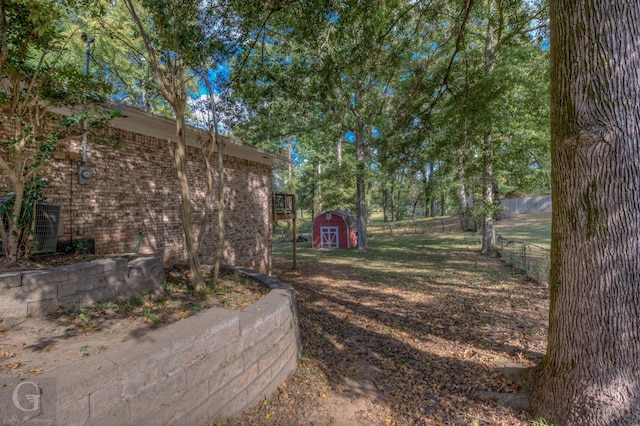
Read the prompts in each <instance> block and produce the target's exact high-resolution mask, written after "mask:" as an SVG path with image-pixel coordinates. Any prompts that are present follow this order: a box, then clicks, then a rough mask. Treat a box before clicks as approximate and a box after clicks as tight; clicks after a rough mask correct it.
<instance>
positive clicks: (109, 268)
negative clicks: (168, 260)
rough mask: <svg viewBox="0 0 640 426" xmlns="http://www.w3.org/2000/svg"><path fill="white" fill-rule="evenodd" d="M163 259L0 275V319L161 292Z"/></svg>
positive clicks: (144, 258) (122, 260)
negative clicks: (61, 307)
mask: <svg viewBox="0 0 640 426" xmlns="http://www.w3.org/2000/svg"><path fill="white" fill-rule="evenodd" d="M164 285H165V274H164V266H163V261H162V256H160V255H146V256H142V257H139V258H137V259H135V260H132V261H131V262H128V261H127V259H126V258H108V259H98V260H94V261H91V262H83V263H76V264H74V265H68V266H60V267H56V268H51V269H42V270H30V271H23V272H7V273H0V317H26V316H34V315H46V314H50V313H53V312H55V311H56V310H57V309H58V307H60V306H73V305H75V304H79V305H90V304H92V303H96V302H106V301H109V300H124V299H129V298H131V297H134V296H141V295H143V294H146V293H148V292H150V291H162V290H164Z"/></svg>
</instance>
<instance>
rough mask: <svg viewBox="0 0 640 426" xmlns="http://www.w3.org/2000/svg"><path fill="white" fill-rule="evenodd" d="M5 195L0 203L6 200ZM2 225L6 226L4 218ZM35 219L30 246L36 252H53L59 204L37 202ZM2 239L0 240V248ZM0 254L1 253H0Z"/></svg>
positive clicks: (0, 199) (0, 198) (58, 219)
mask: <svg viewBox="0 0 640 426" xmlns="http://www.w3.org/2000/svg"><path fill="white" fill-rule="evenodd" d="M6 200H7V198H6V197H0V203H2V202H4V201H6ZM3 219H4V220H3V221H2V222H3V225H4V226H5V228H6V227H7V226H8V224H7V221H6V218H3ZM35 219H36V221H35V227H34V230H33V231H34V232H33V242H32V248H33V250H34V251H35V252H36V253H53V252H55V251H56V244H57V242H58V224H59V222H60V206H56V205H53V204H48V203H43V202H37V203H36V218H35ZM1 247H2V241H0V248H1ZM0 255H1V254H0Z"/></svg>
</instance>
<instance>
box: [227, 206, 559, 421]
mask: <svg viewBox="0 0 640 426" xmlns="http://www.w3.org/2000/svg"><path fill="white" fill-rule="evenodd" d="M459 229H460V225H459V223H458V219H455V218H443V219H441V218H430V219H419V220H414V221H405V222H402V223H399V224H397V223H396V224H384V223H381V222H375V221H374V222H373V225H372V226H371V227H370V228H369V231H370V234H369V245H370V249H369V250H368V251H366V252H361V251H358V250H353V249H351V250H341V249H336V250H315V249H312V248H311V243H310V242H309V243H300V244H298V250H297V251H298V269H297V270H295V271H294V270H292V269H291V266H292V259H291V243H280V244H274V275H275V276H276V277H277V278H279V279H280V280H282V281H285V282H290V283H292V284H293V285H294V288H295V289H296V298H297V303H298V314H299V325H300V331H301V337H302V344H303V356H302V358H301V359H300V362H299V367H298V370H297V372H296V374H295V375H294V377H293V378H291V379H290V380H288V381H287V382H286V383H284V384H283V385H282V386H281V387H280V389H279V392H278V394H277V395H274V396H272V397H271V398H269V399H265V400H264V401H262V402H261V403H260V404H259V406H258V407H256V408H254V409H252V410H249V411H247V412H246V413H245V414H244V415H243V416H242V417H241V418H239V419H236V420H234V421H233V422H232V424H265V425H276V424H277V425H290V424H291V425H294V424H303V425H304V424H323V425H325V424H332V425H404V424H407V425H443V424H444V425H481V424H482V425H485V424H491V425H521V426H524V425H530V424H531V420H532V419H531V416H530V415H529V413H528V412H527V411H526V410H525V408H526V407H524V406H522V405H513V404H512V405H510V406H504V405H500V403H499V402H498V401H503V402H504V400H505V398H507V399H509V398H511V399H514V400H518V401H521V400H522V398H520V397H519V395H518V392H520V391H521V388H520V385H519V384H518V383H517V382H516V381H514V378H513V377H512V376H511V375H510V374H509V372H508V371H509V370H505V367H510V368H512V367H522V368H524V367H531V366H533V365H535V364H537V363H538V362H540V360H541V359H542V356H543V353H544V350H545V344H546V320H547V313H548V311H547V305H548V297H547V289H546V287H544V286H541V285H538V284H535V283H533V282H532V281H530V280H527V279H526V278H525V277H524V276H523V275H522V274H518V273H516V272H515V271H514V270H513V269H512V268H511V267H509V266H507V265H505V264H504V263H503V262H502V261H501V260H499V259H495V258H491V257H485V256H481V255H480V254H479V253H478V251H479V245H478V239H477V236H476V235H475V234H473V233H465V232H460V231H459Z"/></svg>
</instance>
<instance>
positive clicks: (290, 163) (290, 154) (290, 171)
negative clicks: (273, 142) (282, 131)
mask: <svg viewBox="0 0 640 426" xmlns="http://www.w3.org/2000/svg"><path fill="white" fill-rule="evenodd" d="M287 160H288V161H287V189H289V190H291V179H292V177H293V136H290V137H289V139H287Z"/></svg>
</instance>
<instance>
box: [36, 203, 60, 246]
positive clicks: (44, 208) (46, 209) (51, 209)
mask: <svg viewBox="0 0 640 426" xmlns="http://www.w3.org/2000/svg"><path fill="white" fill-rule="evenodd" d="M59 222H60V206H56V205H53V204H48V203H41V202H38V203H36V224H35V227H34V230H33V241H32V246H33V249H34V250H35V251H36V252H37V253H53V252H54V251H56V244H57V242H58V224H59Z"/></svg>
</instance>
